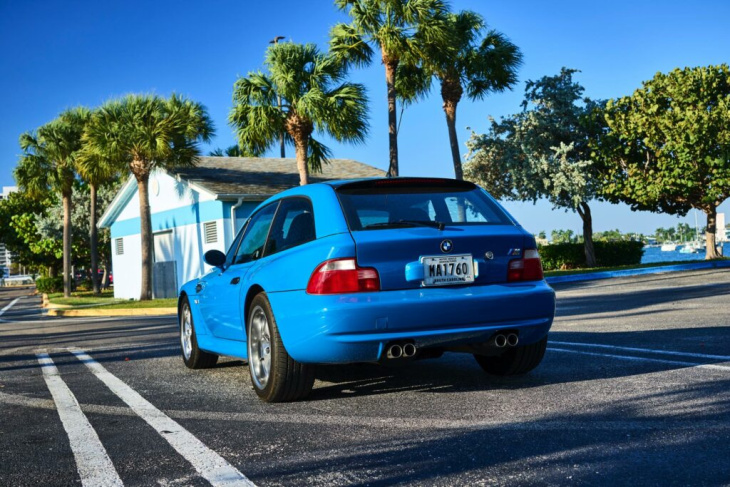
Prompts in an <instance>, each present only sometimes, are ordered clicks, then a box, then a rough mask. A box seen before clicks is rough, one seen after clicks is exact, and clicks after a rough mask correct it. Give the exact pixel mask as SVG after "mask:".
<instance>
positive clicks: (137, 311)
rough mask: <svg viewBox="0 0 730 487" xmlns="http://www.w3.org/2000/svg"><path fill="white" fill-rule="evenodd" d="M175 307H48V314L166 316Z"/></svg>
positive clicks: (171, 313) (174, 312)
mask: <svg viewBox="0 0 730 487" xmlns="http://www.w3.org/2000/svg"><path fill="white" fill-rule="evenodd" d="M175 314H177V308H128V309H124V308H121V309H49V310H48V316H167V315H175Z"/></svg>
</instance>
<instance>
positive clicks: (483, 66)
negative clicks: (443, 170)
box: [399, 10, 522, 179]
mask: <svg viewBox="0 0 730 487" xmlns="http://www.w3.org/2000/svg"><path fill="white" fill-rule="evenodd" d="M446 23H447V25H448V28H449V31H450V35H449V37H448V43H449V45H450V47H451V49H446V48H444V46H439V45H438V44H431V45H429V46H428V49H427V55H426V58H425V59H424V62H423V63H422V65H421V66H416V67H414V66H403V67H402V68H401V69H400V70H399V79H403V80H404V82H403V83H402V84H401V86H399V88H400V90H399V91H400V92H401V93H402V97H403V98H404V99H405V101H406V102H410V101H413V100H415V99H417V98H420V97H421V96H423V95H425V93H427V92H428V91H429V89H430V87H431V80H432V79H433V78H436V79H437V80H438V81H439V82H440V84H441V98H442V100H443V109H444V113H445V115H446V125H447V127H448V130H449V142H450V145H451V158H452V160H453V163H454V176H455V177H456V179H464V173H463V171H462V168H461V154H460V153H459V140H458V137H457V135H456V106H457V105H458V104H459V101H461V97H462V96H463V95H464V91H465V90H466V95H467V96H468V97H469V99H471V100H482V99H483V98H484V97H485V96H487V95H488V94H490V93H493V92H501V91H504V90H506V89H508V88H511V87H512V85H514V84H515V83H516V82H517V69H518V68H519V67H520V66H521V65H522V53H521V52H520V49H519V48H518V47H517V46H515V45H514V44H512V43H511V42H510V41H509V39H507V37H505V36H504V35H503V34H501V33H499V32H497V31H495V30H489V31H487V30H486V24H485V22H484V18H482V16H481V15H479V14H477V13H476V12H472V11H469V10H464V11H462V12H459V13H449V14H448V15H447V17H446Z"/></svg>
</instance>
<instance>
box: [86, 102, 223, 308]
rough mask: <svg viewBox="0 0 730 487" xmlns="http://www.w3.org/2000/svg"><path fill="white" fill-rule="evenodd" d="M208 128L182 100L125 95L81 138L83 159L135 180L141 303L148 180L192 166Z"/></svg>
mask: <svg viewBox="0 0 730 487" xmlns="http://www.w3.org/2000/svg"><path fill="white" fill-rule="evenodd" d="M213 132H214V129H213V123H212V122H211V120H210V118H209V117H208V112H207V110H206V109H205V107H204V106H203V105H201V104H199V103H196V102H193V101H190V100H187V99H185V98H183V97H180V96H177V95H172V96H171V97H170V98H168V99H164V98H161V97H159V96H156V95H128V96H126V97H124V98H121V99H119V100H112V101H108V102H106V103H105V104H104V105H103V106H102V107H101V108H99V109H98V110H97V111H95V112H94V114H93V116H92V118H91V122H90V123H89V126H88V128H87V130H86V132H85V133H84V143H85V144H86V147H85V149H84V150H85V154H86V157H89V158H96V160H102V159H103V160H106V161H109V162H110V163H111V164H113V165H115V166H116V167H117V168H118V169H119V170H120V171H126V170H129V171H131V172H132V174H133V175H134V177H135V179H136V180H137V190H138V192H139V206H140V209H139V210H140V211H139V213H140V237H141V242H142V249H141V254H142V255H141V256H142V288H141V293H140V300H148V299H151V297H152V222H151V215H150V204H149V191H148V189H149V188H148V186H149V177H150V173H152V171H153V170H155V169H156V168H165V169H167V168H173V167H180V166H191V165H194V164H195V162H196V159H197V156H198V154H199V150H198V145H197V144H198V142H200V141H205V142H207V141H209V140H210V138H211V136H212V135H213Z"/></svg>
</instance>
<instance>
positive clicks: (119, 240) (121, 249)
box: [114, 238, 124, 255]
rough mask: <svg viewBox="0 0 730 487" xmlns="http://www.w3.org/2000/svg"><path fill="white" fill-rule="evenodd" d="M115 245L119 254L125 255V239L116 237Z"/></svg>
mask: <svg viewBox="0 0 730 487" xmlns="http://www.w3.org/2000/svg"><path fill="white" fill-rule="evenodd" d="M114 246H115V248H116V250H117V255H124V239H123V238H117V239H115V240H114Z"/></svg>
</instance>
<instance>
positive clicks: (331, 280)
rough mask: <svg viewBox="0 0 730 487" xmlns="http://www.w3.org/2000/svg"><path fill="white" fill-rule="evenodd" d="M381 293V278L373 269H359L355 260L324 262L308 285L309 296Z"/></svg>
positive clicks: (313, 274) (315, 271)
mask: <svg viewBox="0 0 730 487" xmlns="http://www.w3.org/2000/svg"><path fill="white" fill-rule="evenodd" d="M370 291H380V276H379V275H378V271H377V270H375V269H373V268H372V267H358V265H357V261H356V260H355V259H333V260H327V261H324V262H322V263H321V264H320V265H319V266H317V268H316V269H315V270H314V272H313V273H312V277H310V278H309V284H307V293H308V294H345V293H363V292H370Z"/></svg>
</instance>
